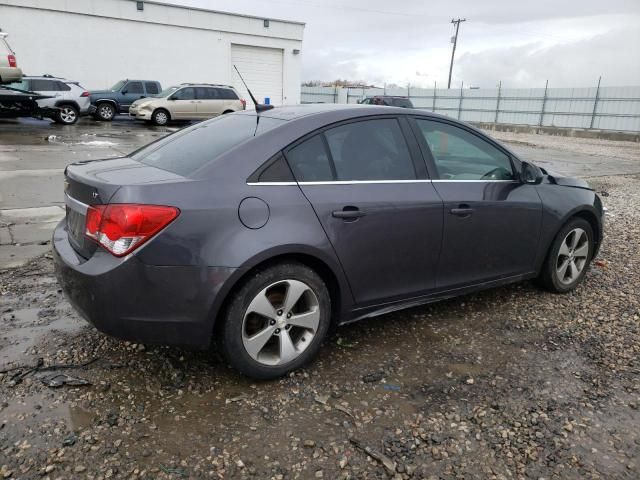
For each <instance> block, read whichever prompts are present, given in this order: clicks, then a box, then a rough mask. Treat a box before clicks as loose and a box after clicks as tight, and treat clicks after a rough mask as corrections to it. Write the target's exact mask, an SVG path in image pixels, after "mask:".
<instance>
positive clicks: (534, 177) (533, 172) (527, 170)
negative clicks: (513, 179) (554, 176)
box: [520, 162, 544, 185]
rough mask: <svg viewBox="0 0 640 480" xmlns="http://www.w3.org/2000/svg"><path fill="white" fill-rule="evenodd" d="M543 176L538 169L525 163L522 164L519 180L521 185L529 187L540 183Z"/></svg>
mask: <svg viewBox="0 0 640 480" xmlns="http://www.w3.org/2000/svg"><path fill="white" fill-rule="evenodd" d="M543 177H544V174H543V173H542V170H540V168H539V167H536V166H535V165H533V164H531V163H527V162H522V170H521V171H520V180H521V181H522V183H528V184H530V185H538V184H540V183H542V179H543Z"/></svg>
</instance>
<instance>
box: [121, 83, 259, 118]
mask: <svg viewBox="0 0 640 480" xmlns="http://www.w3.org/2000/svg"><path fill="white" fill-rule="evenodd" d="M246 105H247V103H246V102H245V101H244V100H241V99H240V97H239V96H238V92H237V91H236V89H235V88H233V87H232V86H230V85H212V84H208V83H183V84H182V85H178V86H174V87H170V88H167V89H166V90H164V91H163V92H162V93H160V94H159V95H156V96H155V97H152V98H145V99H142V100H138V101H136V102H134V103H133V105H131V108H129V115H131V116H132V117H135V118H136V119H138V120H145V121H148V122H153V123H154V124H156V125H166V124H167V122H169V121H170V120H206V119H208V118H212V117H216V116H218V115H222V114H224V113H232V112H237V111H239V110H244V109H245V108H246Z"/></svg>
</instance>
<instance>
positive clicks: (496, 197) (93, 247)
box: [53, 105, 603, 379]
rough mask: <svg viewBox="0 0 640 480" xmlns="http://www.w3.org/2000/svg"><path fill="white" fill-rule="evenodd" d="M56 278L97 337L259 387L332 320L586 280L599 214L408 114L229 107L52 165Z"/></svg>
mask: <svg viewBox="0 0 640 480" xmlns="http://www.w3.org/2000/svg"><path fill="white" fill-rule="evenodd" d="M65 189H66V190H65V198H66V210H67V213H66V218H65V219H63V220H62V221H61V222H60V224H59V225H58V226H57V228H56V230H55V232H54V235H53V250H54V259H55V264H56V271H57V275H58V279H59V281H60V283H61V285H62V286H63V288H64V291H65V293H66V295H67V296H68V298H69V299H70V301H71V302H72V304H73V305H74V306H75V307H76V309H77V310H78V311H79V312H80V313H81V314H82V315H83V316H84V317H85V318H86V319H87V320H88V321H89V322H91V323H92V324H93V325H95V326H96V328H98V329H99V330H101V331H102V332H105V333H107V334H109V335H112V336H115V337H119V338H122V339H128V340H132V341H136V342H144V343H159V344H174V345H184V346H190V347H198V348H209V347H210V346H211V345H212V344H214V343H217V344H218V346H219V348H220V349H221V351H222V353H223V354H224V356H225V358H226V359H227V361H228V362H229V363H230V364H232V365H233V366H234V367H236V368H237V369H238V370H239V371H241V372H243V373H244V374H246V375H249V376H252V377H254V378H263V379H266V378H274V377H278V376H281V375H283V374H285V373H287V372H289V371H291V370H293V369H295V368H298V367H300V366H301V365H303V364H304V363H306V362H307V361H309V360H310V359H311V358H312V357H313V356H314V355H315V354H316V353H317V352H318V349H319V348H320V345H321V343H322V341H323V339H324V338H325V337H326V335H327V332H328V331H329V329H330V327H331V326H332V325H340V324H344V323H348V322H352V321H355V320H359V319H363V318H366V317H371V316H374V315H379V314H382V313H386V312H390V311H394V310H398V309H402V308H406V307H409V306H415V305H419V304H424V303H428V302H432V301H435V300H438V299H442V298H449V297H452V296H455V295H460V294H464V293H467V292H471V291H476V290H480V289H485V288H489V287H495V286H498V285H503V284H507V283H511V282H518V281H522V280H525V279H529V278H535V279H537V280H538V282H539V283H540V284H542V285H543V286H545V287H546V288H547V289H549V290H552V291H554V292H568V291H570V290H573V289H574V288H576V286H577V285H578V284H580V282H581V281H582V280H583V278H584V276H585V274H586V272H587V269H588V266H589V263H590V261H591V260H592V259H593V257H594V256H595V255H596V253H597V251H598V248H599V245H600V243H601V240H602V217H603V208H602V204H601V201H600V199H599V198H598V196H597V195H596V193H595V192H594V191H593V190H592V189H591V188H589V186H588V185H587V184H586V183H585V182H584V181H582V180H578V179H573V178H567V177H563V176H559V175H555V174H552V173H551V172H547V171H545V170H542V169H540V168H538V167H536V166H534V165H532V164H531V163H528V162H524V161H522V160H520V159H518V157H517V156H516V155H514V154H513V153H512V152H511V151H509V150H508V149H507V148H505V147H504V146H502V145H501V144H499V143H497V142H496V141H494V140H492V139H491V138H490V137H488V136H486V135H485V134H483V133H482V132H480V131H478V130H476V129H475V128H473V127H471V126H469V125H466V124H464V123H461V122H458V121H455V120H452V119H450V118H446V117H442V116H439V115H435V114H431V113H428V112H425V111H421V110H411V109H401V108H395V107H384V106H364V105H342V106H339V105H307V106H292V107H282V108H275V109H272V110H267V111H262V112H259V113H257V112H256V111H243V112H239V113H233V114H230V115H225V116H222V117H219V118H216V119H213V120H210V121H206V122H203V123H200V124H197V125H194V126H191V127H189V128H185V129H183V130H180V131H178V132H176V133H174V134H172V135H170V136H167V137H164V138H162V139H160V140H158V141H156V142H155V143H152V144H150V145H147V146H145V147H143V148H141V149H140V150H137V151H135V152H133V153H132V154H130V155H128V156H126V157H123V158H116V159H108V160H99V161H87V162H79V163H74V164H72V165H69V166H68V167H67V169H66V172H65Z"/></svg>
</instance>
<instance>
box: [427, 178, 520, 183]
mask: <svg viewBox="0 0 640 480" xmlns="http://www.w3.org/2000/svg"><path fill="white" fill-rule="evenodd" d="M431 181H432V182H434V183H435V182H438V183H445V182H475V183H480V182H482V183H487V182H490V183H496V182H498V183H519V182H518V180H450V179H444V180H440V179H438V180H431Z"/></svg>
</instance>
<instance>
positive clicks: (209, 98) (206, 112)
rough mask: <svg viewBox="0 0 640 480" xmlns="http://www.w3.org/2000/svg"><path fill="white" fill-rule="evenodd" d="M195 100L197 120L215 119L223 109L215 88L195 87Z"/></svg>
mask: <svg viewBox="0 0 640 480" xmlns="http://www.w3.org/2000/svg"><path fill="white" fill-rule="evenodd" d="M196 100H197V105H196V109H197V113H198V118H202V119H206V118H212V117H217V116H218V115H220V114H221V113H222V110H223V108H224V102H223V100H221V99H220V96H219V94H218V89H217V88H213V87H196Z"/></svg>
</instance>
